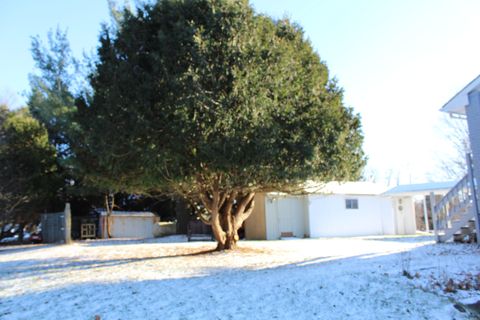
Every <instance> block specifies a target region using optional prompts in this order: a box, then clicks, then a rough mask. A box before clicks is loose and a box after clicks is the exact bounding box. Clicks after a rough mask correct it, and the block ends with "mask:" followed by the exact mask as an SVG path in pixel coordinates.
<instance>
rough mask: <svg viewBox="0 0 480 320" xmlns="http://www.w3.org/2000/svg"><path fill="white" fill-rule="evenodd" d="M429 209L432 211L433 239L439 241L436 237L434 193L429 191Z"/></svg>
mask: <svg viewBox="0 0 480 320" xmlns="http://www.w3.org/2000/svg"><path fill="white" fill-rule="evenodd" d="M430 211H431V212H432V219H433V230H434V234H435V240H436V241H439V237H438V225H437V213H436V212H435V194H434V193H433V192H430Z"/></svg>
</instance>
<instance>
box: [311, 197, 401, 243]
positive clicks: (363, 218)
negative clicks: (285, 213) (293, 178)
mask: <svg viewBox="0 0 480 320" xmlns="http://www.w3.org/2000/svg"><path fill="white" fill-rule="evenodd" d="M345 199H358V209H346V208H345ZM308 211H309V214H308V216H309V223H310V236H311V237H332V236H363V235H383V234H394V233H395V219H394V214H393V207H392V203H391V200H390V199H388V198H385V197H381V196H373V195H372V196H368V195H359V196H350V195H348V196H345V195H310V196H309V205H308Z"/></svg>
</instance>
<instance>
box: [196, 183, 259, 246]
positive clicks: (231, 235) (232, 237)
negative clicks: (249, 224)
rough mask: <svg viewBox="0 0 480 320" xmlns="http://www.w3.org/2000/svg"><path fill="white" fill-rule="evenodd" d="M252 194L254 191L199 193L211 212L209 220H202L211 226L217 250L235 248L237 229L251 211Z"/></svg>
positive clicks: (252, 204)
mask: <svg viewBox="0 0 480 320" xmlns="http://www.w3.org/2000/svg"><path fill="white" fill-rule="evenodd" d="M254 196H255V194H254V193H238V192H237V191H229V192H221V191H218V190H214V191H212V192H206V193H204V194H202V195H201V200H202V203H203V204H204V205H205V207H206V208H207V210H208V211H209V212H210V213H211V219H210V221H205V220H203V219H202V221H204V222H205V223H208V224H210V225H211V226H212V231H213V235H214V237H215V240H217V250H233V249H235V248H237V241H238V240H239V236H238V230H239V229H240V228H241V227H242V225H243V222H244V221H245V220H246V219H247V218H248V217H249V216H250V214H251V213H252V211H253V207H254V205H255V202H254Z"/></svg>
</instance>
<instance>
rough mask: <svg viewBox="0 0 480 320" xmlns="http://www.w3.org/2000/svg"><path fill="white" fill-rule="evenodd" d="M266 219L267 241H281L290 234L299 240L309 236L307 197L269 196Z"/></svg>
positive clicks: (267, 197)
mask: <svg viewBox="0 0 480 320" xmlns="http://www.w3.org/2000/svg"><path fill="white" fill-rule="evenodd" d="M265 219H266V229H267V230H266V231H267V235H266V238H267V240H276V239H279V238H280V237H281V235H282V233H288V232H291V233H292V234H293V236H294V237H297V238H303V237H305V236H308V219H307V206H306V197H294V196H273V195H267V196H266V199H265Z"/></svg>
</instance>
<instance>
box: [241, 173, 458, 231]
mask: <svg viewBox="0 0 480 320" xmlns="http://www.w3.org/2000/svg"><path fill="white" fill-rule="evenodd" d="M454 184H455V183H452V182H447V183H429V184H414V185H404V186H397V187H395V188H393V189H390V190H386V187H384V186H381V185H378V184H374V183H369V182H346V183H338V182H330V183H326V184H323V185H321V186H318V185H317V186H315V185H310V186H307V187H306V188H305V190H304V191H305V192H306V193H307V194H305V195H300V196H292V195H286V194H281V193H267V194H259V195H257V196H256V198H255V203H256V204H255V208H254V211H253V213H252V216H251V217H250V218H249V219H247V220H246V221H245V237H246V239H265V240H274V239H279V238H281V237H298V238H304V237H312V238H317V237H345V236H367V235H407V234H415V233H416V231H417V223H416V221H417V219H416V217H417V215H419V214H421V216H423V215H424V212H428V210H427V211H422V212H417V211H416V210H415V201H416V200H418V199H420V198H419V197H420V196H421V197H422V199H423V197H424V196H425V195H429V194H430V193H431V192H435V193H436V194H437V195H441V194H445V193H446V192H447V191H448V190H449V188H450V187H451V186H452V185H454ZM423 207H424V208H426V202H424V204H423ZM428 224H429V223H428V217H427V225H428Z"/></svg>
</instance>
